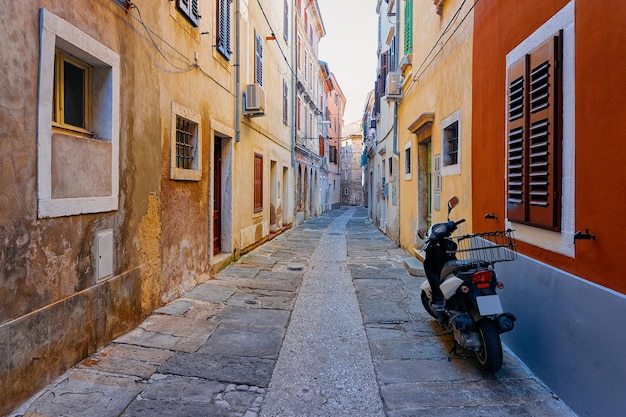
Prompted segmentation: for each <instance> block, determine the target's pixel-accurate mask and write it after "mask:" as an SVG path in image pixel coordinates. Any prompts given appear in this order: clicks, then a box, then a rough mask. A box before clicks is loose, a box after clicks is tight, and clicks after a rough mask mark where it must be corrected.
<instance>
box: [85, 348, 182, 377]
mask: <svg viewBox="0 0 626 417" xmlns="http://www.w3.org/2000/svg"><path fill="white" fill-rule="evenodd" d="M172 355H173V352H171V351H169V350H163V349H147V348H142V347H139V346H132V345H119V344H111V345H108V346H107V347H105V348H104V349H102V350H100V351H99V352H97V353H96V354H94V355H92V356H90V357H89V358H87V359H85V360H83V361H82V362H81V363H80V364H79V366H78V367H79V368H83V369H90V370H94V371H100V372H108V373H113V374H119V375H129V376H137V377H140V378H142V379H149V378H150V377H151V376H152V374H154V373H156V372H157V370H158V368H159V366H161V365H163V364H164V363H165V362H167V360H168V359H169V358H170V357H172Z"/></svg>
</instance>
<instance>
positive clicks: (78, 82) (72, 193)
mask: <svg viewBox="0 0 626 417" xmlns="http://www.w3.org/2000/svg"><path fill="white" fill-rule="evenodd" d="M40 15H41V16H40V20H39V21H40V22H41V28H40V30H41V42H40V55H39V92H38V100H39V101H38V104H37V106H38V108H37V145H38V146H37V197H38V217H39V218H44V217H59V216H71V215H77V214H82V213H100V212H107V211H112V210H117V209H118V204H119V112H120V110H119V107H120V57H119V55H118V54H117V53H116V52H114V51H113V50H111V49H109V48H108V47H106V46H105V45H103V44H102V43H100V42H99V41H98V40H96V39H95V38H93V37H91V36H90V35H88V34H86V33H85V32H83V31H81V30H80V29H78V28H76V27H75V26H73V25H71V24H70V23H69V22H67V21H65V20H63V19H61V18H60V17H58V16H57V15H55V14H54V13H51V12H50V11H49V10H47V9H41V10H40ZM77 179H80V180H77Z"/></svg>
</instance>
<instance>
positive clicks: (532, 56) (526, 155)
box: [507, 33, 562, 230]
mask: <svg viewBox="0 0 626 417" xmlns="http://www.w3.org/2000/svg"><path fill="white" fill-rule="evenodd" d="M561 41H562V35H561V34H560V33H557V34H555V35H554V36H552V37H551V38H550V39H549V40H548V41H546V42H544V43H543V44H541V45H539V46H538V47H537V48H536V49H534V50H533V51H532V52H531V53H529V54H527V55H525V56H524V57H522V58H521V59H520V60H519V61H517V62H515V63H514V64H513V65H511V66H510V67H509V69H508V83H509V84H508V109H507V115H508V120H507V159H508V160H507V215H508V218H509V220H510V221H513V222H518V223H524V224H529V225H532V226H537V227H542V228H546V229H550V230H559V227H560V223H561V196H560V194H561V193H560V190H561V173H560V166H561V158H560V153H561V149H560V148H561V119H562V116H561V113H562V110H561V75H560V54H561V49H562V48H561Z"/></svg>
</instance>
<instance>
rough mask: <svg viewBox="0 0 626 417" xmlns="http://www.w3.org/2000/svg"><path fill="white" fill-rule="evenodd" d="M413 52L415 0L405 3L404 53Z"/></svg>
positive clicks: (407, 0)
mask: <svg viewBox="0 0 626 417" xmlns="http://www.w3.org/2000/svg"><path fill="white" fill-rule="evenodd" d="M412 53H413V0H406V2H405V3H404V55H409V54H412Z"/></svg>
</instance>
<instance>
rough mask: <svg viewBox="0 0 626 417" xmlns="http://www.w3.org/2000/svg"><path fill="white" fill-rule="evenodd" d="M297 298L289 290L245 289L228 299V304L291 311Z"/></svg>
mask: <svg viewBox="0 0 626 417" xmlns="http://www.w3.org/2000/svg"><path fill="white" fill-rule="evenodd" d="M295 299H296V293H294V292H289V291H276V290H263V289H261V290H248V289H243V290H241V291H237V292H236V293H235V294H234V295H233V296H232V297H231V298H230V299H229V300H228V305H229V306H233V307H247V308H263V309H268V310H286V311H291V310H292V309H293V304H294V302H295Z"/></svg>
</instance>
